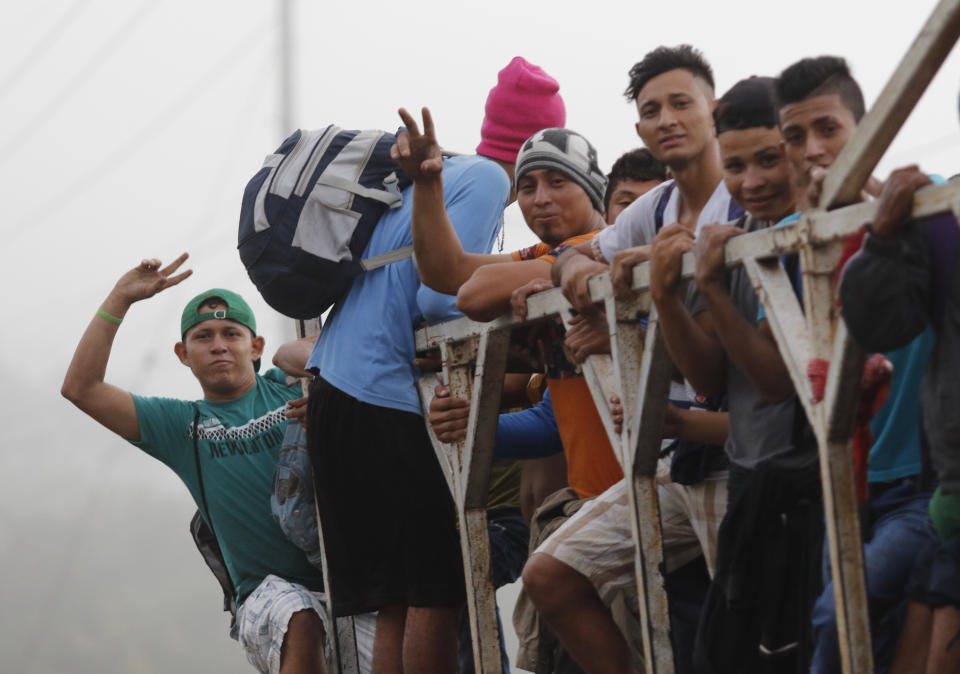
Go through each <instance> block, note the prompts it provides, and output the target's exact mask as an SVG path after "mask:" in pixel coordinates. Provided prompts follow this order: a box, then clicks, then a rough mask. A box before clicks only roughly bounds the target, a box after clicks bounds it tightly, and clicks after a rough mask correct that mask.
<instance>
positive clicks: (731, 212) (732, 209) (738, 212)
mask: <svg viewBox="0 0 960 674" xmlns="http://www.w3.org/2000/svg"><path fill="white" fill-rule="evenodd" d="M745 213H746V210H744V208H743V206H741V205H740V204H738V203H737V202H736V201H734V200H733V199H730V205H729V206H727V220H736V219H738V218H740V217H743V215H744V214H745Z"/></svg>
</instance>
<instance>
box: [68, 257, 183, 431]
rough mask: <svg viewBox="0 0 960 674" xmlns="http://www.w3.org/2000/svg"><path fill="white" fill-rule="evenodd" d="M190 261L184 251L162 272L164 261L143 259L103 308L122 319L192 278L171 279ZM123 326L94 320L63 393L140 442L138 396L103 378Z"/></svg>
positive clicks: (99, 318) (125, 277)
mask: <svg viewBox="0 0 960 674" xmlns="http://www.w3.org/2000/svg"><path fill="white" fill-rule="evenodd" d="M186 259H187V254H186V253H184V254H183V255H181V256H180V257H178V258H177V259H176V260H174V261H173V262H172V263H171V264H170V265H168V266H167V267H165V268H164V269H160V260H155V259H154V260H144V261H143V262H141V263H140V264H139V265H138V266H137V267H135V268H134V269H132V270H131V271H129V272H127V273H126V274H124V275H123V276H122V277H120V280H119V281H117V284H116V286H114V289H113V290H112V291H111V292H110V294H109V295H108V296H107V299H106V300H104V302H103V304H101V305H100V309H101V310H102V311H103V312H104V313H106V314H108V315H110V316H113V317H115V318H117V319H122V318H123V317H124V316H126V314H127V311H128V310H129V309H130V306H131V305H132V304H133V303H134V302H137V301H139V300H142V299H146V298H148V297H152V296H153V295H155V294H157V293H158V292H160V291H162V290H165V289H167V288H169V287H171V286H174V285H176V284H178V283H180V281H182V280H183V279H185V278H187V277H188V276H189V275H190V274H191V273H192V272H190V271H189V270H187V271H185V272H182V273H180V274H177V275H176V276H171V274H173V272H175V271H176V270H177V269H178V268H179V267H180V265H181V264H183V262H184V260H186ZM118 328H119V324H117V323H114V322H112V321H110V320H109V319H108V318H104V317H103V316H102V315H99V314H98V315H96V316H94V317H93V320H91V321H90V325H88V326H87V329H86V331H85V332H84V333H83V336H82V337H81V338H80V343H79V344H78V345H77V350H76V351H75V352H74V354H73V360H71V361H70V366H69V367H68V368H67V374H66V375H65V376H64V379H63V386H62V387H61V389H60V393H61V395H63V397H64V398H66V399H67V400H69V401H70V402H72V403H73V404H74V405H76V406H77V407H79V408H80V409H81V410H82V411H83V412H85V413H86V414H88V415H89V416H91V417H93V418H94V419H95V420H97V421H98V422H100V423H101V424H103V425H104V426H106V427H107V428H109V429H110V430H111V431H113V432H114V433H116V434H117V435H119V436H121V437H122V438H124V439H126V440H134V441H137V440H139V439H140V424H139V422H138V421H137V410H136V407H135V405H134V403H133V396H131V395H130V393H128V392H127V391H124V390H123V389H121V388H118V387H116V386H113V385H112V384H108V383H106V382H105V381H104V380H103V379H104V375H105V374H106V371H107V361H108V360H109V359H110V349H111V347H112V346H113V340H114V337H115V336H116V334H117V329H118Z"/></svg>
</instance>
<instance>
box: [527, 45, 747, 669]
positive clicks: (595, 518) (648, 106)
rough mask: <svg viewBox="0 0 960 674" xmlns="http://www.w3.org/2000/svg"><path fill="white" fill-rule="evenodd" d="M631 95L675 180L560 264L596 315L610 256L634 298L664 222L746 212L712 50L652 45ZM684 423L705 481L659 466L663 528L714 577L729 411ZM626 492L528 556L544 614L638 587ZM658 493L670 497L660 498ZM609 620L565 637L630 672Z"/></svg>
mask: <svg viewBox="0 0 960 674" xmlns="http://www.w3.org/2000/svg"><path fill="white" fill-rule="evenodd" d="M625 95H626V97H627V99H628V100H629V101H631V102H633V103H634V104H635V105H636V106H637V111H638V114H639V121H638V122H637V125H636V126H637V132H638V133H639V135H640V137H641V139H642V140H643V141H644V144H645V145H646V146H647V147H648V148H649V149H650V152H651V153H652V154H653V156H654V157H656V158H657V159H658V160H660V161H662V162H663V163H664V164H666V165H667V166H668V167H669V168H670V170H671V172H672V173H673V175H674V180H670V181H667V182H666V183H664V184H663V185H660V186H658V187H656V188H654V189H652V190H651V191H649V192H647V193H646V194H644V195H643V196H641V197H640V198H639V199H637V200H636V201H634V202H633V203H632V204H631V205H630V206H628V207H627V209H626V210H624V211H623V212H622V213H621V214H620V216H619V217H618V218H617V221H616V222H615V223H614V224H613V225H612V226H610V227H608V228H606V229H605V230H603V231H602V232H601V233H600V234H599V235H597V236H596V237H594V239H592V240H591V242H590V243H589V244H587V245H585V244H581V245H578V246H576V247H574V248H573V249H572V250H568V251H566V252H565V253H564V254H563V255H561V256H560V257H559V258H558V260H557V263H556V265H555V266H554V269H553V278H554V280H555V281H559V283H560V285H561V286H562V287H563V289H564V294H565V295H566V297H567V299H568V300H570V302H571V303H572V304H573V305H574V308H575V309H577V310H578V311H579V312H581V313H583V314H585V315H587V316H590V315H595V314H596V313H597V309H596V307H594V306H593V305H592V303H591V302H590V300H589V296H588V293H587V281H588V280H589V278H590V277H591V276H593V275H595V274H598V273H601V272H603V271H607V270H609V267H608V262H609V261H610V260H613V263H614V264H613V272H612V275H613V277H614V286H615V289H616V291H617V292H618V293H630V292H632V291H630V290H629V287H630V285H631V277H632V268H633V266H634V265H636V264H638V263H640V262H643V261H646V260H647V259H648V258H649V250H650V246H649V244H650V242H651V241H652V240H653V238H654V236H655V234H656V232H657V231H658V230H659V229H660V228H661V227H662V226H663V225H665V224H670V223H674V222H677V221H680V222H681V223H683V225H684V226H686V227H689V228H691V229H696V228H697V227H698V225H702V224H706V223H709V222H715V221H717V220H721V221H724V222H725V221H727V220H729V219H731V218H732V217H735V216H736V215H739V214H740V213H741V212H742V210H741V209H740V208H739V206H738V205H737V204H735V203H732V201H731V199H730V195H729V194H728V193H727V191H726V188H725V187H724V186H723V181H722V172H721V168H720V157H719V153H718V150H717V141H716V138H715V135H714V129H713V120H712V119H711V109H712V107H713V99H714V96H713V72H712V70H711V68H710V66H709V64H708V63H707V62H706V60H705V59H704V58H703V55H702V54H700V52H698V51H697V50H696V49H694V48H692V47H690V46H689V45H681V46H679V47H659V48H657V49H655V50H653V51H652V52H650V53H649V54H647V55H646V56H645V57H644V58H643V59H642V60H641V61H640V62H638V63H637V64H636V65H635V66H634V67H633V68H632V69H631V71H630V84H629V86H628V87H627V90H626V92H625ZM670 397H671V399H673V400H676V401H678V402H681V403H683V402H686V404H689V402H688V396H687V392H686V389H685V387H684V386H683V385H682V384H680V383H676V384H675V386H674V388H673V390H672V392H671V396H670ZM682 417H683V419H684V421H683V424H684V425H685V426H689V427H690V429H691V430H692V429H695V430H696V434H695V435H696V437H693V435H690V433H689V430H687V431H684V429H680V432H678V433H676V435H678V436H680V437H684V436H685V435H686V437H687V438H688V439H689V440H691V441H696V442H697V443H698V444H699V445H700V446H699V447H697V448H696V452H695V453H696V455H697V457H698V459H703V460H702V461H698V462H697V463H698V465H699V469H698V471H697V474H696V475H695V476H692V475H691V476H689V477H690V479H689V482H690V484H678V483H676V482H674V481H673V480H672V479H671V477H670V474H671V472H672V471H671V465H670V463H669V462H666V461H662V462H661V466H660V470H658V486H659V488H660V490H661V491H662V490H665V489H666V490H671V491H673V492H676V494H675V495H676V498H675V499H673V501H674V502H676V503H679V504H682V505H683V507H681V508H678V509H677V510H676V511H672V512H670V513H664V516H663V519H664V527H665V529H666V528H667V527H668V526H672V525H675V524H678V523H679V521H680V520H683V521H684V523H685V527H684V529H685V530H686V531H687V532H688V534H689V542H690V543H692V547H693V548H694V549H695V552H694V557H695V556H697V555H698V554H699V552H700V551H701V550H702V553H703V556H704V558H705V560H706V565H707V568H708V569H709V570H711V571H712V568H713V560H714V558H715V555H716V527H717V525H718V524H719V520H720V517H722V514H723V506H724V505H725V502H726V477H725V472H724V471H723V468H724V466H725V458H724V456H723V452H722V449H719V448H718V449H715V450H711V449H709V447H710V446H717V445H722V444H723V441H724V439H725V437H726V434H727V428H726V415H725V414H722V413H708V412H704V411H699V410H684V411H683V412H682ZM626 489H627V487H626V483H625V482H624V481H621V482H619V483H617V484H616V485H614V486H613V487H612V488H611V489H609V490H607V491H606V492H605V493H604V494H602V495H601V496H600V497H599V498H598V499H596V500H595V501H593V502H591V503H590V504H588V505H587V506H585V507H584V508H583V509H581V511H580V512H579V513H578V514H577V515H576V516H575V517H574V518H572V519H571V520H570V521H569V522H568V523H567V524H566V525H564V527H562V528H561V529H560V530H558V531H557V532H556V533H555V534H554V536H553V537H551V539H548V541H547V542H546V543H545V545H544V546H543V547H542V548H541V549H540V550H539V551H538V552H537V553H536V554H534V555H533V556H531V559H530V561H529V562H528V563H527V568H526V569H525V571H524V581H525V583H526V584H527V585H528V586H530V587H532V588H534V589H533V593H535V594H537V595H538V596H539V598H540V600H541V604H540V605H539V608H540V609H541V611H543V612H545V614H547V615H549V616H552V617H554V619H556V618H557V617H559V618H560V619H561V620H562V617H563V616H564V615H565V614H567V613H570V614H571V615H576V614H575V611H576V607H577V606H579V605H581V604H582V603H583V602H584V601H587V599H586V598H587V597H589V598H590V599H589V601H593V598H594V597H597V596H598V595H599V596H605V595H607V594H608V593H610V592H612V591H613V590H614V589H616V588H618V587H631V586H633V581H632V578H633V546H632V542H631V540H632V539H631V534H630V531H629V526H630V525H629V514H628V512H627V510H626V508H627V492H626ZM661 498H662V500H663V502H664V503H667V502H668V499H667V498H664V497H663V494H661ZM613 511H616V513H617V514H616V515H614V514H613ZM607 513H609V514H610V515H609V516H607ZM667 518H669V519H670V521H667ZM598 541H602V542H603V543H602V549H603V550H604V551H605V552H604V556H603V557H602V558H600V557H597V556H596V555H595V554H592V553H591V551H593V550H596V549H598ZM607 553H611V554H607ZM578 559H579V560H580V561H577V560H578ZM691 559H692V558H687V559H686V560H684V561H690V560H691ZM668 570H672V569H668ZM634 592H635V589H634ZM603 625H604V622H603V617H602V616H600V615H599V613H598V616H597V619H595V620H593V619H591V620H586V619H584V620H577V621H568V624H567V628H568V629H566V630H563V626H561V628H558V629H557V631H558V634H559V635H560V638H561V640H563V642H564V645H565V646H567V647H568V648H569V649H570V651H571V653H572V654H573V655H574V657H576V658H578V660H579V661H580V662H581V664H584V663H589V667H591V668H596V669H597V671H632V667H633V663H631V661H630V659H629V650H628V649H627V647H626V643H625V642H620V643H617V644H606V643H605V645H604V646H603V647H602V648H601V647H597V646H596V643H599V642H598V641H597V640H598V639H599V638H601V636H603V638H604V639H608V637H606V633H607V632H609V630H607V629H605V628H604V627H603ZM676 652H677V649H675V653H676ZM680 655H681V657H682V655H683V654H682V653H681V654H680ZM686 655H687V656H689V653H687V654H686ZM679 660H680V658H678V662H679Z"/></svg>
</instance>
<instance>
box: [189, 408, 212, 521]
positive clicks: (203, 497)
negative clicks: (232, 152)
mask: <svg viewBox="0 0 960 674" xmlns="http://www.w3.org/2000/svg"><path fill="white" fill-rule="evenodd" d="M199 444H200V408H199V407H194V413H193V458H194V460H195V461H196V464H197V483H198V484H199V485H200V504H201V505H202V506H203V519H205V520H206V521H207V526H209V527H210V531H211V533H214V531H213V519H211V517H210V507H209V506H208V505H207V491H206V489H204V488H203V471H202V470H200V446H199ZM214 536H216V533H214Z"/></svg>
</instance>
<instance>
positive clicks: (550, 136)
mask: <svg viewBox="0 0 960 674" xmlns="http://www.w3.org/2000/svg"><path fill="white" fill-rule="evenodd" d="M535 169H547V170H553V171H559V172H560V173H562V174H564V175H565V176H568V177H569V178H570V179H571V180H574V181H576V183H577V184H578V185H580V187H582V188H583V190H584V192H586V193H587V196H589V197H590V201H591V202H593V207H594V208H595V209H597V210H598V211H599V212H600V213H603V193H604V190H606V189H607V178H606V176H605V175H603V172H602V171H601V170H600V167H599V166H598V165H597V150H596V148H594V147H593V145H591V144H590V141H589V140H587V139H586V138H584V137H583V136H581V135H580V134H579V133H577V132H576V131H571V130H570V129H556V128H554V129H544V130H543V131H538V132H537V133H535V134H533V135H532V136H530V138H528V139H527V140H526V142H524V144H523V147H521V148H520V154H518V155H517V164H516V168H515V170H514V173H515V175H516V180H520V178H522V177H523V175H524V174H525V173H527V172H529V171H533V170H535Z"/></svg>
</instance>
